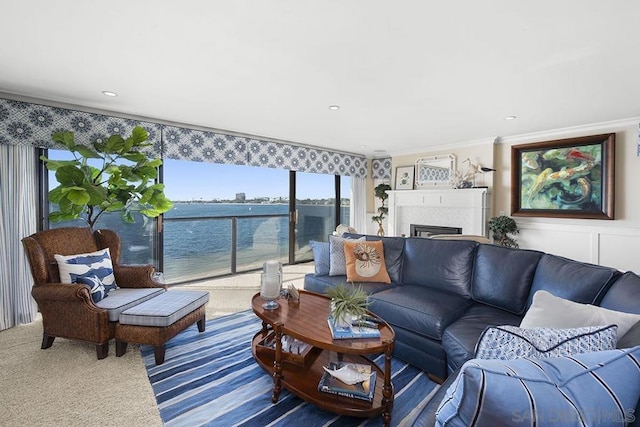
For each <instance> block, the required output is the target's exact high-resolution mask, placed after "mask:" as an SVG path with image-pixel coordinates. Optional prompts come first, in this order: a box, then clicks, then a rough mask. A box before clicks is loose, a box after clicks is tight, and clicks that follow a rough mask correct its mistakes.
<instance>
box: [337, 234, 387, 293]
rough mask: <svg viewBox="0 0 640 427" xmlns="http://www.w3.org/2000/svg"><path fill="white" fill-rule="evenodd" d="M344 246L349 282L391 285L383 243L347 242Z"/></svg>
mask: <svg viewBox="0 0 640 427" xmlns="http://www.w3.org/2000/svg"><path fill="white" fill-rule="evenodd" d="M343 245H344V256H345V258H346V260H347V281H348V282H362V281H365V282H380V283H391V279H390V278H389V274H388V273H387V266H386V264H385V262H384V248H383V245H382V242H381V241H379V240H378V241H369V242H348V241H345V242H344V243H343Z"/></svg>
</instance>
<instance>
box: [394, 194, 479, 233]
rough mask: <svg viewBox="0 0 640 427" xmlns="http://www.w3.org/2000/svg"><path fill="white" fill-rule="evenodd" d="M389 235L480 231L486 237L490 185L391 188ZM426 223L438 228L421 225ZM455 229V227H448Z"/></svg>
mask: <svg viewBox="0 0 640 427" xmlns="http://www.w3.org/2000/svg"><path fill="white" fill-rule="evenodd" d="M387 194H389V199H388V202H389V205H388V206H389V219H388V230H386V231H387V234H388V235H389V236H402V235H405V236H423V237H427V236H428V235H429V234H444V233H457V234H476V235H480V236H486V235H487V233H488V230H487V223H488V217H489V215H488V214H489V205H490V203H489V194H488V190H487V189H486V188H466V189H433V190H410V191H408V190H404V191H388V192H387ZM420 224H425V226H427V227H438V228H436V229H424V228H420V229H418V230H417V231H416V230H415V229H414V225H420ZM448 228H453V229H455V231H454V230H448Z"/></svg>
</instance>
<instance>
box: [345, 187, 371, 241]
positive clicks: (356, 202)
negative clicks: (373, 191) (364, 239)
mask: <svg viewBox="0 0 640 427" xmlns="http://www.w3.org/2000/svg"><path fill="white" fill-rule="evenodd" d="M349 216H350V218H351V224H349V225H351V226H352V227H353V228H355V229H356V231H357V232H358V233H363V234H365V233H366V232H367V223H368V221H367V182H366V180H365V179H364V178H351V205H350V206H349Z"/></svg>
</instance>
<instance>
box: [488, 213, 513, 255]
mask: <svg viewBox="0 0 640 427" xmlns="http://www.w3.org/2000/svg"><path fill="white" fill-rule="evenodd" d="M489 230H491V231H492V232H493V235H492V236H491V237H493V242H494V243H495V244H497V245H501V246H507V247H509V248H517V247H518V242H516V240H515V239H514V238H512V237H510V236H509V234H518V233H519V232H520V230H518V226H517V225H516V221H515V220H514V219H513V218H510V217H508V216H505V215H500V216H494V217H493V218H491V219H490V220H489Z"/></svg>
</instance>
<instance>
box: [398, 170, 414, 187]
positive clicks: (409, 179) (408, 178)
mask: <svg viewBox="0 0 640 427" xmlns="http://www.w3.org/2000/svg"><path fill="white" fill-rule="evenodd" d="M414 172H415V168H414V167H413V166H398V167H397V168H396V188H395V189H396V190H413V178H414Z"/></svg>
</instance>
